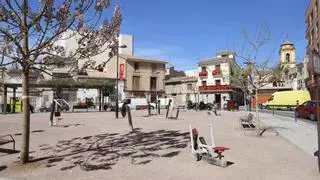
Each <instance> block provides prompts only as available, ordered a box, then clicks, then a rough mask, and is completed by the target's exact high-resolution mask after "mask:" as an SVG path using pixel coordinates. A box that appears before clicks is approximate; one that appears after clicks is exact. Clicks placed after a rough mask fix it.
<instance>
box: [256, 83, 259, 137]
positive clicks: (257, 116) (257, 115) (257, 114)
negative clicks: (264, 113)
mask: <svg viewBox="0 0 320 180" xmlns="http://www.w3.org/2000/svg"><path fill="white" fill-rule="evenodd" d="M258 105H259V103H258V88H256V118H257V136H259V134H260V117H259V106H258Z"/></svg>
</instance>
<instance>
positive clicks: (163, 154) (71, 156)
mask: <svg viewBox="0 0 320 180" xmlns="http://www.w3.org/2000/svg"><path fill="white" fill-rule="evenodd" d="M188 143H189V133H188V132H184V133H181V132H179V131H168V130H157V131H151V132H142V131H141V129H135V131H133V132H130V133H127V134H118V133H113V134H108V133H106V134H99V135H94V136H85V137H76V138H73V139H70V140H63V141H59V142H58V143H57V144H56V145H55V146H50V145H47V144H44V145H40V151H44V152H43V154H47V155H48V156H46V157H42V158H39V159H34V160H31V163H33V162H39V161H41V162H45V164H46V167H48V168H50V167H54V166H56V167H58V168H60V170H62V171H65V170H69V169H72V168H75V167H77V166H79V167H80V168H81V169H82V170H84V171H93V170H108V169H111V168H112V166H113V165H115V164H116V163H117V162H118V161H119V160H120V159H122V158H127V159H129V160H130V161H131V164H133V165H145V164H148V163H150V162H151V161H152V160H153V159H154V158H171V157H174V156H177V155H178V154H179V153H180V150H181V149H183V148H186V147H187V144H188Z"/></svg>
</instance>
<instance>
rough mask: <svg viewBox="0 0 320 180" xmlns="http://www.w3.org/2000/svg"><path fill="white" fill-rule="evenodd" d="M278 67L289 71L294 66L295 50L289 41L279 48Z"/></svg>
mask: <svg viewBox="0 0 320 180" xmlns="http://www.w3.org/2000/svg"><path fill="white" fill-rule="evenodd" d="M279 53H280V66H281V68H286V69H291V68H294V67H295V66H296V48H295V47H294V44H293V43H291V42H290V41H289V40H286V41H285V42H284V43H283V44H281V46H280V51H279Z"/></svg>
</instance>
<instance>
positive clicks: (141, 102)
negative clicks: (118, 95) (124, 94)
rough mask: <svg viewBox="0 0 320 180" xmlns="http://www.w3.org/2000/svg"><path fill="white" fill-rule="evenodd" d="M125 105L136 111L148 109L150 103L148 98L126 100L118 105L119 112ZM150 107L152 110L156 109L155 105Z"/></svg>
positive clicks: (151, 104) (152, 104)
mask: <svg viewBox="0 0 320 180" xmlns="http://www.w3.org/2000/svg"><path fill="white" fill-rule="evenodd" d="M124 103H126V104H128V105H129V107H130V109H136V110H142V109H148V102H147V99H146V98H126V99H124V100H123V101H121V102H119V104H118V107H119V111H120V109H121V108H122V106H123V104H124ZM149 105H150V108H151V109H155V108H156V104H155V103H149Z"/></svg>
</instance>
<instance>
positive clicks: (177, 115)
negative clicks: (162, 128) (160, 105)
mask: <svg viewBox="0 0 320 180" xmlns="http://www.w3.org/2000/svg"><path fill="white" fill-rule="evenodd" d="M179 111H180V108H179V107H178V109H177V114H176V119H178V117H179Z"/></svg>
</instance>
